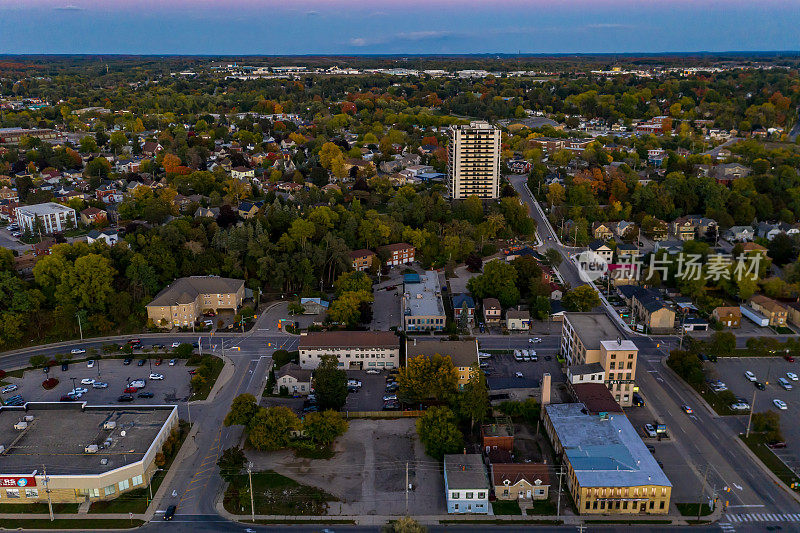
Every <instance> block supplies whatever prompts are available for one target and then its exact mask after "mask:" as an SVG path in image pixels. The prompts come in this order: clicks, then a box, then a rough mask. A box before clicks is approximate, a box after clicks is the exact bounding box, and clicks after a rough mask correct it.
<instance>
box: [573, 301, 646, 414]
mask: <svg viewBox="0 0 800 533" xmlns="http://www.w3.org/2000/svg"><path fill="white" fill-rule="evenodd" d="M561 354H562V355H563V356H564V357H565V358H566V360H567V365H568V366H572V365H584V364H589V363H600V365H602V367H603V370H604V373H605V375H604V379H603V381H604V383H605V385H606V387H607V388H608V390H609V391H610V392H611V394H612V395H613V396H614V399H615V400H616V401H617V403H619V404H620V405H621V406H623V407H630V406H631V405H632V402H633V392H634V388H635V381H636V360H637V356H638V354H639V349H638V348H637V347H636V345H635V344H634V343H633V341H629V340H623V339H622V337H621V335H620V332H619V330H618V329H617V327H616V326H615V325H614V323H613V322H612V321H611V319H610V318H609V317H608V316H607V315H606V314H605V313H564V319H563V321H562V327H561Z"/></svg>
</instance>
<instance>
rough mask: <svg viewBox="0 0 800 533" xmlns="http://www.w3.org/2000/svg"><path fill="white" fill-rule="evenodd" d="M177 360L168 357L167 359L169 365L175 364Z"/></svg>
mask: <svg viewBox="0 0 800 533" xmlns="http://www.w3.org/2000/svg"><path fill="white" fill-rule="evenodd" d="M177 362H178V360H177V359H170V360H169V366H175V363H177Z"/></svg>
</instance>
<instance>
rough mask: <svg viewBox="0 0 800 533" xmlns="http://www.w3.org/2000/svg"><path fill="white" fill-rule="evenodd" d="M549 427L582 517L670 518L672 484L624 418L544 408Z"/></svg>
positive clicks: (576, 408)
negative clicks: (643, 515)
mask: <svg viewBox="0 0 800 533" xmlns="http://www.w3.org/2000/svg"><path fill="white" fill-rule="evenodd" d="M543 409H544V413H543V421H544V428H545V431H546V432H547V434H548V436H549V437H550V441H551V442H552V443H553V450H554V451H555V453H556V454H557V455H559V456H561V457H562V460H563V464H564V466H566V469H567V472H566V476H565V479H566V485H567V489H568V490H569V492H570V494H571V495H572V499H573V501H574V502H575V506H576V508H577V511H578V513H580V514H639V513H646V514H667V513H668V512H669V502H670V498H671V496H672V483H670V481H669V479H667V476H666V475H664V472H663V471H662V470H661V468H660V467H659V466H658V463H657V462H656V460H655V458H654V457H653V454H651V453H650V451H649V450H648V449H647V447H646V446H645V444H644V443H643V442H642V439H640V438H639V435H638V434H637V433H636V430H635V429H634V428H633V426H632V425H631V423H630V421H629V420H628V418H627V417H626V416H625V415H624V414H622V413H599V414H593V413H591V412H589V411H588V409H586V407H585V406H584V405H583V404H582V403H563V404H550V405H545V406H544V407H543Z"/></svg>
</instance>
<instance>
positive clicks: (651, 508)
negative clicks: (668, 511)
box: [650, 500, 656, 511]
mask: <svg viewBox="0 0 800 533" xmlns="http://www.w3.org/2000/svg"><path fill="white" fill-rule="evenodd" d="M655 506H656V502H654V501H653V500H650V510H651V511H652V510H653V509H654V508H655Z"/></svg>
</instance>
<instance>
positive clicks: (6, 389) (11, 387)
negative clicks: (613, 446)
mask: <svg viewBox="0 0 800 533" xmlns="http://www.w3.org/2000/svg"><path fill="white" fill-rule="evenodd" d="M18 388H19V387H17V386H16V385H6V386H5V387H3V388H2V389H0V392H2V393H3V394H8V393H9V392H14V391H15V390H17V389H18Z"/></svg>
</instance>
